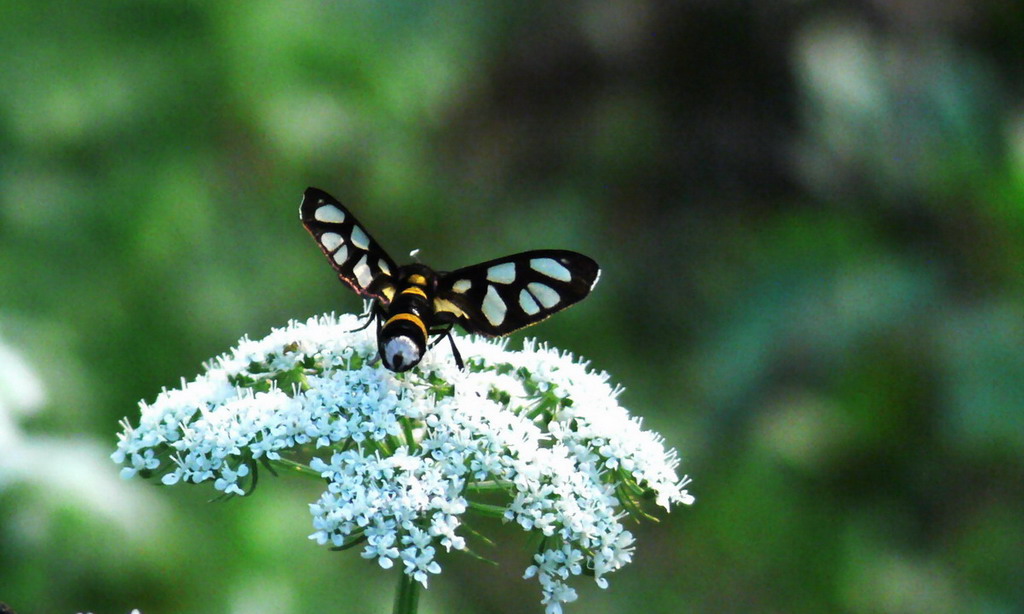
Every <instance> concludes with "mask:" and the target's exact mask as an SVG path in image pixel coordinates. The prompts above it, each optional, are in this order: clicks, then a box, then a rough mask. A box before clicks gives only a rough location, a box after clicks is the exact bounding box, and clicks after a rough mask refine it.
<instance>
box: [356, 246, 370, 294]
mask: <svg viewBox="0 0 1024 614" xmlns="http://www.w3.org/2000/svg"><path fill="white" fill-rule="evenodd" d="M352 274H353V275H355V276H356V281H357V282H359V287H361V288H365V287H366V286H369V285H370V282H371V281H373V271H371V270H370V267H369V266H367V264H366V254H363V257H362V258H360V259H359V262H357V263H356V265H355V266H354V267H352Z"/></svg>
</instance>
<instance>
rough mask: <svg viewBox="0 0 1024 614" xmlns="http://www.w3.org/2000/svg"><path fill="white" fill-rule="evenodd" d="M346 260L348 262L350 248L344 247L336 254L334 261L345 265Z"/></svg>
mask: <svg viewBox="0 0 1024 614" xmlns="http://www.w3.org/2000/svg"><path fill="white" fill-rule="evenodd" d="M346 260H348V246H347V245H342V246H341V249H339V250H338V251H336V252H334V261H335V262H337V263H338V264H339V265H341V264H345V261H346Z"/></svg>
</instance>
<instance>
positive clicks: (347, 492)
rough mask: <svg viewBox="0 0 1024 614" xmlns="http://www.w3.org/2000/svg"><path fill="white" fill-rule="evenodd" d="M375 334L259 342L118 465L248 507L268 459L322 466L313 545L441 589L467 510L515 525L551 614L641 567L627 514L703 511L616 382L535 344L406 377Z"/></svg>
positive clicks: (438, 355) (438, 360)
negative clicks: (444, 559)
mask: <svg viewBox="0 0 1024 614" xmlns="http://www.w3.org/2000/svg"><path fill="white" fill-rule="evenodd" d="M359 324H360V322H359V321H358V319H357V318H355V317H354V316H342V317H341V318H334V317H333V316H327V317H321V318H314V319H311V320H309V321H307V322H305V323H294V322H293V323H291V324H289V325H288V326H287V327H286V328H283V329H279V330H275V331H274V332H272V333H271V334H270V335H269V336H267V337H266V338H264V339H262V340H259V341H250V340H248V339H243V340H242V341H241V342H240V344H239V346H238V347H237V348H236V349H234V350H233V351H232V352H230V353H229V354H226V355H224V356H221V357H220V358H218V359H216V360H215V361H213V362H212V363H211V364H209V365H207V368H206V372H205V373H204V374H202V375H200V376H199V377H197V378H196V379H195V380H193V381H191V382H182V385H181V387H180V388H178V389H175V390H164V391H163V392H161V393H160V395H159V396H158V397H157V399H156V401H155V402H153V403H152V404H146V403H142V404H141V410H142V415H141V418H140V421H139V426H138V427H134V428H133V427H132V426H131V425H130V424H128V423H127V421H126V422H125V423H124V432H123V433H122V434H120V441H119V443H118V447H117V451H116V452H115V453H114V454H113V459H114V460H115V461H116V462H118V463H120V464H122V465H124V468H123V469H122V474H123V475H124V476H125V477H129V476H132V475H134V474H136V473H137V472H139V471H145V472H147V473H150V472H156V473H161V472H162V473H163V475H162V479H163V482H164V483H165V484H173V483H175V482H178V481H189V482H195V483H198V482H204V481H213V484H214V487H215V488H216V489H218V490H220V491H223V492H224V493H231V494H244V492H245V486H246V485H247V484H249V483H250V481H251V479H252V478H253V477H254V476H252V475H250V473H251V472H254V470H255V469H256V468H257V466H258V465H257V461H259V462H267V461H269V462H271V464H273V462H274V461H277V462H287V461H288V460H290V461H293V462H294V461H296V460H301V459H310V460H308V466H306V467H305V468H306V470H307V471H312V472H316V473H317V474H319V475H320V476H321V477H322V478H324V479H325V480H326V484H327V488H326V490H325V491H324V492H323V494H322V495H321V496H320V498H319V500H318V501H317V502H316V503H314V504H312V505H311V506H310V510H311V512H312V515H313V525H314V528H315V532H314V533H313V534H312V535H311V536H310V538H311V539H314V540H315V541H317V542H318V543H320V544H329V545H331V546H334V547H350V546H354V545H362V546H363V551H362V555H363V556H364V557H365V558H372V559H376V560H377V561H378V563H379V564H380V565H381V566H382V567H385V568H387V567H391V566H392V565H394V563H395V562H396V561H398V562H400V563H401V564H402V565H403V566H404V571H405V573H406V574H409V575H410V576H412V577H413V578H414V579H416V580H417V581H419V582H421V583H422V584H423V585H424V586H426V584H427V578H428V575H429V574H436V573H439V572H440V571H441V567H440V565H439V564H438V562H437V560H436V558H437V557H436V555H437V552H436V549H435V548H436V546H438V545H440V546H441V547H443V548H444V549H445V550H453V549H454V550H465V549H466V543H465V539H464V537H463V536H462V535H460V534H459V532H458V531H459V529H460V527H461V526H462V518H463V516H464V515H465V514H466V513H467V512H468V511H474V510H476V511H478V512H480V513H490V514H492V515H501V516H503V517H504V518H505V519H506V520H508V521H512V522H516V523H517V524H519V525H520V526H521V527H522V528H523V529H525V530H527V531H535V532H537V533H538V534H540V535H541V536H542V539H543V542H542V548H541V551H540V553H539V554H537V555H536V556H535V557H534V564H533V565H531V566H530V567H528V568H527V570H526V577H537V578H538V580H539V581H540V583H541V587H542V589H543V601H544V603H545V604H547V608H546V610H547V612H549V613H552V612H560V611H561V607H562V603H564V602H569V601H573V600H574V599H575V598H576V594H575V591H574V590H573V589H572V588H571V587H570V586H569V585H568V584H567V580H568V579H569V578H570V577H572V576H578V575H580V574H584V573H585V574H589V575H593V576H594V577H595V579H596V581H597V583H598V584H599V585H600V586H602V587H604V586H606V585H607V581H606V579H605V578H604V576H605V574H607V573H609V572H611V571H615V570H616V569H618V568H620V567H622V566H623V565H624V564H626V563H628V562H629V561H630V558H631V556H632V550H633V537H632V535H631V534H630V533H629V532H628V531H626V530H625V528H624V527H623V525H622V518H623V517H624V516H625V515H626V514H627V513H629V512H631V511H635V510H636V506H637V502H638V501H639V499H640V498H642V497H646V496H649V497H652V498H654V500H655V501H656V502H657V503H658V504H659V505H661V506H662V507H664V508H666V509H668V508H669V506H670V505H671V504H673V503H675V504H680V503H682V504H689V503H692V502H693V498H692V497H691V496H690V495H689V494H688V493H687V491H686V490H685V486H686V483H687V481H688V480H687V479H686V478H682V479H680V478H679V477H678V476H677V475H676V473H675V469H676V465H677V464H678V459H677V456H676V452H675V451H674V450H668V451H666V449H665V446H664V443H663V441H662V440H661V438H660V437H659V436H658V435H656V434H654V433H651V432H648V431H645V430H643V429H642V428H641V425H640V421H639V420H638V419H636V418H633V417H630V415H629V414H628V413H627V412H626V410H625V409H623V408H622V407H621V406H620V405H619V404H618V402H617V400H616V397H617V396H618V393H619V390H618V389H613V388H612V387H611V386H609V385H608V383H607V375H606V374H604V373H593V372H591V371H588V370H587V368H586V365H584V364H580V363H579V362H576V361H575V360H574V359H573V358H572V357H571V356H569V355H567V354H563V353H559V352H557V351H554V350H550V349H547V348H544V347H538V346H536V345H534V344H533V343H529V342H528V343H527V344H526V348H525V349H523V350H522V351H509V350H507V349H505V347H504V344H503V343H500V342H492V341H484V340H479V339H474V338H470V337H457V338H456V343H457V344H458V345H459V348H460V349H461V351H462V354H463V356H465V357H466V362H467V368H466V369H465V370H460V369H459V368H458V367H457V366H456V365H455V362H454V360H453V359H452V357H451V354H450V353H449V352H448V351H446V349H447V348H446V347H445V346H443V345H439V346H437V347H436V348H434V349H432V350H431V351H430V352H428V353H427V356H426V357H425V359H424V360H423V362H421V363H420V366H419V367H418V368H417V369H415V370H413V371H410V372H407V373H405V374H401V375H396V374H394V373H392V372H390V371H387V370H386V369H384V368H383V367H381V366H380V365H379V363H377V362H375V361H374V358H375V356H376V343H375V338H374V334H373V332H372V331H369V330H364V331H353V330H352V329H355V328H357V327H358V326H359ZM285 453H287V456H286V457H284V458H283V457H282V454H285ZM291 466H293V467H294V466H296V465H294V464H293V465H291ZM496 500H497V501H498V502H499V503H500V505H495V501H496Z"/></svg>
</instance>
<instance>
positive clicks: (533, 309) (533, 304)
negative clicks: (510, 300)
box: [519, 288, 540, 316]
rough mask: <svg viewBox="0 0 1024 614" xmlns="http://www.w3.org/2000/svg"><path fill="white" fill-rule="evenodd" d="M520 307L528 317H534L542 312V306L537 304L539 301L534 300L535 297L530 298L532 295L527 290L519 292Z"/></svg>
mask: <svg viewBox="0 0 1024 614" xmlns="http://www.w3.org/2000/svg"><path fill="white" fill-rule="evenodd" d="M519 306H520V307H522V308H523V311H525V312H526V315H528V316H532V315H534V314H536V313H537V312H539V311H540V305H538V304H537V301H535V300H533V297H532V296H530V293H529V292H527V291H526V289H525V288H524V289H523V290H522V291H520V292H519Z"/></svg>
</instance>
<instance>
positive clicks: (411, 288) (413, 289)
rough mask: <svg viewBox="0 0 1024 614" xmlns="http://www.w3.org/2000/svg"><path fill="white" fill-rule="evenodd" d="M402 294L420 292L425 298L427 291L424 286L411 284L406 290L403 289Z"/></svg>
mask: <svg viewBox="0 0 1024 614" xmlns="http://www.w3.org/2000/svg"><path fill="white" fill-rule="evenodd" d="M402 294H419V295H420V296H422V297H423V298H427V293H426V292H424V291H423V288H420V287H418V286H409V287H408V288H406V289H405V290H402Z"/></svg>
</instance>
